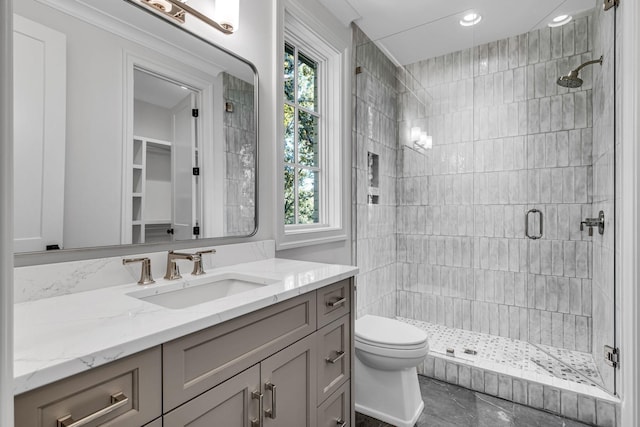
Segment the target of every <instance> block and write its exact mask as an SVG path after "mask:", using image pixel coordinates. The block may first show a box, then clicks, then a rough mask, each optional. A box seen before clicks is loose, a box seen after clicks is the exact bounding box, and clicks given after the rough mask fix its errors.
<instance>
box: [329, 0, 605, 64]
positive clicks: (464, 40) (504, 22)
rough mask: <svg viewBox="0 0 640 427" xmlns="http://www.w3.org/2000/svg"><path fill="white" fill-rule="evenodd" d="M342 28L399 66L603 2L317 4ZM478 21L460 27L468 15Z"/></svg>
mask: <svg viewBox="0 0 640 427" xmlns="http://www.w3.org/2000/svg"><path fill="white" fill-rule="evenodd" d="M319 1H320V2H321V3H322V4H324V5H325V6H326V7H327V8H328V9H329V10H330V11H331V12H332V13H333V14H334V15H335V16H336V17H337V18H338V19H339V20H340V21H342V23H344V24H345V25H347V24H349V23H350V22H352V21H355V22H356V23H357V24H358V26H359V27H360V28H361V29H362V30H363V31H364V32H365V33H366V34H367V35H368V36H369V38H371V39H372V40H373V41H374V42H375V43H376V44H377V45H378V46H379V47H380V48H381V49H382V50H383V51H385V52H386V53H387V55H388V56H389V57H390V58H391V59H392V60H394V61H395V62H396V64H398V65H406V64H412V63H414V62H417V61H420V60H422V59H427V58H432V57H435V56H439V55H442V54H445V53H448V52H455V51H458V50H461V49H465V48H468V47H471V46H475V45H479V44H483V43H487V42H490V41H495V40H500V39H503V38H506V37H511V36H514V35H517V34H522V33H526V32H528V31H530V30H533V29H536V28H542V27H545V26H546V25H547V23H548V22H550V21H551V19H552V18H554V17H556V16H558V15H562V14H569V15H573V16H576V15H578V14H580V13H584V12H585V11H587V10H589V9H592V8H593V7H595V6H596V4H598V5H600V4H601V3H602V0H319ZM471 11H473V12H475V13H479V14H480V15H481V16H482V21H481V22H480V23H479V24H477V25H475V26H472V27H463V26H461V25H460V24H459V21H460V19H461V18H462V17H463V16H464V15H465V14H467V13H469V12H471Z"/></svg>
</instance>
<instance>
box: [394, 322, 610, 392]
mask: <svg viewBox="0 0 640 427" xmlns="http://www.w3.org/2000/svg"><path fill="white" fill-rule="evenodd" d="M398 320H401V321H403V322H406V323H409V324H412V325H414V326H417V327H418V328H420V329H423V330H425V331H426V332H427V334H428V336H429V347H430V352H431V353H437V354H442V355H445V354H446V352H447V349H450V348H452V349H453V350H454V352H455V357H456V358H459V359H464V360H468V361H470V362H473V363H475V364H479V363H480V364H485V365H487V366H488V367H489V368H490V367H491V365H501V366H509V367H511V368H515V369H521V370H525V371H529V372H531V373H534V374H538V375H546V376H550V377H554V378H558V379H562V380H565V381H569V382H573V383H578V384H585V385H590V386H594V387H602V378H601V377H600V374H599V373H598V370H597V369H596V366H595V363H594V361H593V357H592V356H591V354H589V353H581V352H578V351H570V350H565V349H559V348H555V347H550V346H545V345H533V344H530V343H528V342H525V341H520V340H515V339H511V338H504V337H499V336H495V335H488V334H482V333H478V332H472V331H465V330H462V329H454V328H449V327H447V326H442V325H436V324H433V323H428V322H423V321H419V320H413V319H406V318H402V317H398ZM467 349H469V350H474V351H476V352H477V354H475V355H472V354H465V350H467Z"/></svg>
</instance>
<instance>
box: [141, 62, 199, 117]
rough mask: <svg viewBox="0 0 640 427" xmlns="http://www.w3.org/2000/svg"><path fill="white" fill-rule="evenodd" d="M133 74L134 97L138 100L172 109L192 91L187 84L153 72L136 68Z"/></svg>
mask: <svg viewBox="0 0 640 427" xmlns="http://www.w3.org/2000/svg"><path fill="white" fill-rule="evenodd" d="M133 74H134V77H133V81H134V83H133V91H134V96H133V97H134V98H135V99H136V100H139V101H144V102H147V103H149V104H153V105H157V106H158V107H162V108H166V109H168V110H170V109H172V108H173V107H175V106H176V105H178V104H179V103H180V101H182V100H183V99H184V98H185V97H187V95H189V93H190V91H189V89H187V87H186V86H182V85H179V84H177V83H173V82H171V81H169V80H166V79H163V78H160V77H156V76H154V75H153V74H149V73H145V72H144V71H140V70H138V69H135V70H134V71H133Z"/></svg>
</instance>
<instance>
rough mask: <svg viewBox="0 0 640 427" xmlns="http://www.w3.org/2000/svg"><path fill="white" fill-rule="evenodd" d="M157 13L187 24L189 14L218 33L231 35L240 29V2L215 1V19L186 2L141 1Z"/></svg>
mask: <svg viewBox="0 0 640 427" xmlns="http://www.w3.org/2000/svg"><path fill="white" fill-rule="evenodd" d="M139 1H140V2H141V3H142V4H144V5H147V6H149V7H151V8H152V9H153V10H155V11H157V12H161V13H162V14H164V15H166V16H169V17H171V18H173V19H175V20H177V21H178V22H180V23H183V24H184V22H185V15H186V14H187V13H188V14H190V15H193V16H195V17H196V18H198V19H199V20H201V21H202V22H204V23H206V24H209V25H210V26H212V27H213V28H215V29H216V30H218V31H221V32H223V33H225V34H231V33H233V32H235V31H236V30H237V29H238V24H239V21H240V19H239V16H240V0H215V8H214V13H213V15H214V16H213V17H209V16H207V15H205V14H204V13H202V12H200V11H199V10H197V9H194V8H193V7H191V6H189V5H188V4H187V3H186V0H139Z"/></svg>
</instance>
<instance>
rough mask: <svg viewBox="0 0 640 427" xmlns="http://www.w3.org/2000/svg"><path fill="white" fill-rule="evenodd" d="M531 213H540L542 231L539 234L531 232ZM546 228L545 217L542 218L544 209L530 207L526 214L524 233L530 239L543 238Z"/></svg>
mask: <svg viewBox="0 0 640 427" xmlns="http://www.w3.org/2000/svg"><path fill="white" fill-rule="evenodd" d="M530 214H538V215H540V233H539V234H537V235H531V234H529V215H530ZM543 230H544V226H543V219H542V211H540V210H538V209H529V210H528V211H527V213H526V214H524V234H525V236H527V237H528V238H530V239H533V240H536V239H540V238H542V233H543Z"/></svg>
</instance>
